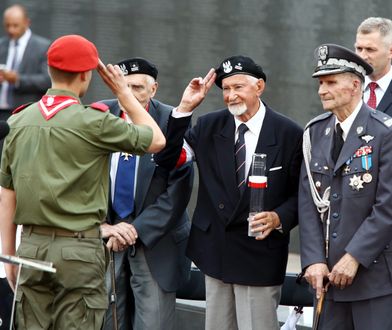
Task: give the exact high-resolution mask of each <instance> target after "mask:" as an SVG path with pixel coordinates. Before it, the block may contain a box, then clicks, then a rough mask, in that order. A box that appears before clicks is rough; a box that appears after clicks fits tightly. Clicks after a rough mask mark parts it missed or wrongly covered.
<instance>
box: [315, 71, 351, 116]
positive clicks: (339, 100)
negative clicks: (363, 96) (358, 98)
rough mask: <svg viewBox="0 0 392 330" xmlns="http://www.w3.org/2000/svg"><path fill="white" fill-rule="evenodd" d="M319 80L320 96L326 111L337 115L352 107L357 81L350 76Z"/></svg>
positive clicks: (331, 76) (328, 77)
mask: <svg viewBox="0 0 392 330" xmlns="http://www.w3.org/2000/svg"><path fill="white" fill-rule="evenodd" d="M318 79H319V90H318V94H319V96H320V100H321V103H322V105H323V108H324V110H327V111H331V112H333V113H337V112H339V111H340V110H344V109H345V108H347V107H349V106H350V104H351V102H352V100H353V92H354V90H355V83H354V81H355V79H354V78H353V77H352V76H351V75H350V74H348V73H341V74H333V75H327V76H320V77H319V78H318ZM352 110H354V109H352Z"/></svg>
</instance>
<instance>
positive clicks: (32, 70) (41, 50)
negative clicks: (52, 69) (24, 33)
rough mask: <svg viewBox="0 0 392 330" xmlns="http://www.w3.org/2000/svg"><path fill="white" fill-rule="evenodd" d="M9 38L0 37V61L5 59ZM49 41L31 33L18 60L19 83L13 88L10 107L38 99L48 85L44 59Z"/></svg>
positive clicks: (2, 61) (46, 67) (3, 61)
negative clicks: (19, 60) (12, 101)
mask: <svg viewBox="0 0 392 330" xmlns="http://www.w3.org/2000/svg"><path fill="white" fill-rule="evenodd" d="M9 42H10V39H9V38H8V37H3V38H1V39H0V63H5V62H6V61H7V55H8V46H9ZM49 45H50V41H49V40H48V39H45V38H43V37H40V36H38V35H36V34H32V35H31V37H30V39H29V41H28V43H27V46H26V49H25V52H24V54H23V58H22V60H21V62H20V65H19V68H18V73H19V84H18V85H17V86H15V88H14V90H13V91H14V102H15V104H13V105H12V108H15V107H17V106H19V105H21V104H25V103H28V102H35V101H38V100H39V99H40V98H41V97H42V95H44V94H45V92H46V90H47V89H48V88H49V87H50V78H49V74H48V66H47V61H46V52H47V50H48V48H49Z"/></svg>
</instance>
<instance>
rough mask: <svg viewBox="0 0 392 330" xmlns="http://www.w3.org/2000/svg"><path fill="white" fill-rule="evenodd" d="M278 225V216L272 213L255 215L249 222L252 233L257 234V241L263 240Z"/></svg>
mask: <svg viewBox="0 0 392 330" xmlns="http://www.w3.org/2000/svg"><path fill="white" fill-rule="evenodd" d="M279 225H280V219H279V216H278V214H277V213H276V212H274V211H272V212H260V213H257V214H256V215H255V216H254V218H253V220H252V221H250V227H251V228H252V229H251V230H252V233H257V236H256V239H257V240H263V239H265V238H266V237H267V236H268V235H269V234H270V233H271V232H272V231H273V230H274V229H275V228H277V227H279Z"/></svg>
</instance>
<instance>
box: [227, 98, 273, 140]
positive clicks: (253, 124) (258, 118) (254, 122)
mask: <svg viewBox="0 0 392 330" xmlns="http://www.w3.org/2000/svg"><path fill="white" fill-rule="evenodd" d="M265 112H266V108H265V105H264V104H263V102H261V101H259V109H258V110H257V112H256V113H255V115H254V116H253V117H252V118H250V119H249V120H248V121H247V122H246V123H245V124H246V126H248V129H249V131H250V132H252V133H253V134H254V135H256V136H259V135H260V131H261V126H262V125H263V121H264V117H265ZM234 122H235V131H236V132H237V131H238V126H240V125H241V124H243V122H242V121H240V120H238V119H237V117H234Z"/></svg>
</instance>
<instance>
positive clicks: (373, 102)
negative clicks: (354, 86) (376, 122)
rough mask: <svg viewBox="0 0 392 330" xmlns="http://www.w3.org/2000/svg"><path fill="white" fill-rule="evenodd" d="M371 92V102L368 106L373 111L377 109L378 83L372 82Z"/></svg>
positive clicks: (370, 84) (370, 85)
mask: <svg viewBox="0 0 392 330" xmlns="http://www.w3.org/2000/svg"><path fill="white" fill-rule="evenodd" d="M368 86H369V90H370V95H369V100H368V101H367V105H368V106H369V107H371V108H373V109H376V107H377V97H376V88H377V87H378V85H377V83H376V82H374V81H372V82H371V83H369V85H368Z"/></svg>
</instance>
